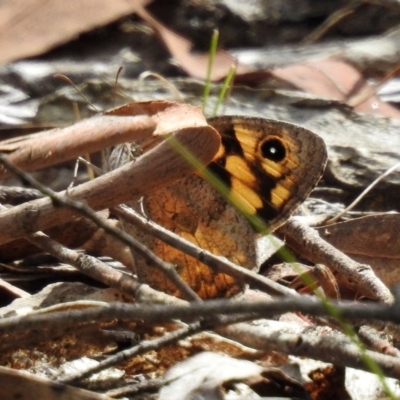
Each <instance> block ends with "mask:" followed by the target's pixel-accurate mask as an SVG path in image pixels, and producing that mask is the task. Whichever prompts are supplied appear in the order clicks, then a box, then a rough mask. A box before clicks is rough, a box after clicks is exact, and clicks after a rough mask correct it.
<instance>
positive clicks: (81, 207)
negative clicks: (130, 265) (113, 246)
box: [0, 154, 201, 301]
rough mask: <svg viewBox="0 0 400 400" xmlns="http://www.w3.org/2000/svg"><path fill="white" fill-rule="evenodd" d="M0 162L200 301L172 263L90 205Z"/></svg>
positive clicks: (0, 156) (1, 157)
mask: <svg viewBox="0 0 400 400" xmlns="http://www.w3.org/2000/svg"><path fill="white" fill-rule="evenodd" d="M0 163H2V164H3V165H4V166H6V168H7V169H8V170H10V171H12V172H13V173H14V174H15V175H17V176H18V177H20V178H21V179H22V180H24V181H25V182H27V183H28V184H29V185H30V186H32V187H34V188H35V189H37V190H39V191H40V192H41V193H43V194H45V195H46V196H48V197H49V198H50V199H51V200H52V202H53V204H55V205H57V206H64V207H68V208H71V209H73V210H76V211H78V212H79V213H80V214H82V215H83V216H85V217H86V218H88V219H90V220H91V221H93V222H94V223H95V224H96V225H97V226H98V227H99V228H102V229H104V231H105V232H107V233H108V234H110V235H112V236H113V237H115V238H117V239H118V240H120V241H121V242H122V243H124V244H126V245H127V246H129V247H130V248H131V249H132V250H133V251H135V252H137V253H138V254H140V255H141V256H142V257H143V258H144V259H145V260H146V261H147V262H148V263H149V265H150V266H154V267H156V268H159V269H160V270H161V271H163V272H164V274H166V276H167V277H168V278H169V279H171V281H172V282H174V284H175V285H176V287H177V288H178V289H179V290H180V291H181V292H182V294H183V295H184V296H186V297H187V298H188V299H191V300H194V301H200V300H201V299H200V298H199V296H198V295H197V294H196V293H195V292H194V291H193V290H192V289H191V288H190V287H189V286H188V285H187V284H186V283H185V282H184V281H183V280H182V278H181V277H180V276H179V274H178V273H177V272H176V270H175V268H174V266H173V265H171V264H170V263H166V262H164V261H163V260H161V259H160V258H158V257H157V256H156V255H155V254H154V253H152V252H151V251H150V250H149V249H148V248H147V247H146V246H144V245H143V244H142V243H140V242H139V241H137V240H136V239H134V238H133V237H132V236H130V235H128V234H127V233H125V232H124V231H122V230H120V229H118V228H115V227H114V226H112V225H111V224H110V223H109V222H108V221H106V220H104V219H102V218H101V217H99V216H98V215H97V214H96V212H95V211H93V210H92V209H91V208H90V207H88V206H87V205H86V204H85V203H84V202H82V201H77V200H73V199H71V198H69V197H68V196H65V195H62V194H61V195H60V194H58V193H56V192H54V191H53V190H51V189H50V188H48V187H46V186H44V185H42V184H41V183H40V182H38V181H37V180H36V179H34V178H33V177H32V176H31V175H29V174H26V173H25V172H23V171H21V170H20V169H19V168H17V167H15V166H14V165H13V164H12V163H10V162H9V161H8V160H7V157H5V156H4V155H3V154H0Z"/></svg>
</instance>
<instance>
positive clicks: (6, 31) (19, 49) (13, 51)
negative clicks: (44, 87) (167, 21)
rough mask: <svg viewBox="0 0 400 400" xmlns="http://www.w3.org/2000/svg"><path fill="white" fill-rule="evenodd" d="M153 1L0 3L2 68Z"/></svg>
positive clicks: (32, 0) (31, 0) (26, 0)
mask: <svg viewBox="0 0 400 400" xmlns="http://www.w3.org/2000/svg"><path fill="white" fill-rule="evenodd" d="M138 3H141V4H143V5H147V4H148V3H150V0H135V2H133V1H131V2H129V1H125V0H114V1H107V0H97V1H91V0H82V1H80V2H79V4H77V3H75V2H69V1H63V0H51V1H48V0H22V1H21V0H19V1H13V0H4V1H1V2H0V47H1V54H0V64H5V63H9V62H11V61H14V60H17V59H21V58H27V57H32V56H35V55H39V54H42V53H44V52H46V51H48V50H50V49H52V48H54V47H56V46H57V45H60V44H62V43H66V42H68V41H69V40H71V39H74V38H75V37H76V36H78V35H79V34H80V33H82V32H87V31H89V30H91V29H93V28H95V27H98V26H102V25H106V24H108V23H110V22H112V21H115V20H117V19H118V18H121V17H123V16H126V15H129V14H132V13H133V12H134V8H135V4H138Z"/></svg>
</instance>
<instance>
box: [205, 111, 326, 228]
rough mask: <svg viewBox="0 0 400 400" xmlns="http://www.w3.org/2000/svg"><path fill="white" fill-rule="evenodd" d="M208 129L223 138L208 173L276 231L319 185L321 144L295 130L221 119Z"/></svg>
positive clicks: (275, 124) (245, 119) (322, 162)
mask: <svg viewBox="0 0 400 400" xmlns="http://www.w3.org/2000/svg"><path fill="white" fill-rule="evenodd" d="M209 123H210V125H212V126H213V127H214V128H215V129H217V131H218V132H219V133H220V135H221V138H222V145H221V149H220V151H219V152H218V154H217V156H216V158H215V159H214V161H213V163H212V164H210V166H209V168H210V170H211V171H212V172H214V173H215V174H216V175H217V177H219V178H220V179H221V180H222V181H223V182H224V183H225V184H226V185H227V186H228V188H230V189H231V190H232V191H235V190H239V189H240V190H241V193H239V194H238V195H242V196H243V197H247V195H249V194H250V195H251V198H252V199H253V200H252V208H248V210H249V212H250V213H252V212H251V210H254V214H256V215H257V216H259V217H260V218H262V219H263V220H264V221H265V222H266V223H267V225H268V226H269V228H270V229H271V230H273V229H276V228H277V227H278V226H279V225H281V224H282V223H283V222H284V221H285V220H286V219H287V218H288V217H289V216H290V215H291V214H292V213H293V211H294V210H295V209H296V207H297V206H298V205H299V204H301V203H302V202H303V201H304V200H305V199H306V198H307V196H308V195H309V193H310V192H311V190H312V189H313V188H314V187H315V185H316V184H317V182H318V180H319V179H320V177H321V175H322V172H323V169H324V167H325V164H326V158H327V153H326V147H325V144H324V142H323V140H322V139H321V138H320V137H318V136H317V135H315V134H314V133H313V132H311V131H309V130H307V129H305V128H302V127H299V126H297V125H293V124H289V123H286V122H282V121H275V120H267V119H262V118H250V117H236V116H223V117H216V118H211V119H210V120H209ZM237 160H240V161H239V162H238V161H237ZM237 162H238V163H239V166H237V165H235V164H236V163H237ZM240 164H241V165H240ZM238 181H240V184H238V183H237V182H238Z"/></svg>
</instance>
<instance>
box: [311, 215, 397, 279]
mask: <svg viewBox="0 0 400 400" xmlns="http://www.w3.org/2000/svg"><path fill="white" fill-rule="evenodd" d="M399 225H400V214H378V215H372V216H367V217H362V218H357V219H353V220H351V221H346V222H340V223H337V224H334V225H329V226H325V227H321V228H318V231H319V234H320V236H321V237H322V238H324V239H325V240H326V241H327V242H329V243H331V244H332V245H333V246H335V247H336V248H338V249H339V250H341V251H343V252H344V253H345V254H347V255H348V256H350V257H351V258H353V259H354V260H355V261H358V262H360V263H364V264H369V265H370V266H371V267H372V268H373V270H374V272H375V273H376V274H377V276H378V277H379V278H380V279H381V280H382V281H383V282H384V283H385V284H386V285H388V286H391V285H394V284H395V283H398V282H399V281H400V268H399V267H400V236H399Z"/></svg>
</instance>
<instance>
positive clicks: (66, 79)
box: [54, 74, 100, 112]
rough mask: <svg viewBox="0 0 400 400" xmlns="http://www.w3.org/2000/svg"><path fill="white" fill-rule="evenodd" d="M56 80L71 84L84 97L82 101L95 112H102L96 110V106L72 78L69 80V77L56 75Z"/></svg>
mask: <svg viewBox="0 0 400 400" xmlns="http://www.w3.org/2000/svg"><path fill="white" fill-rule="evenodd" d="M54 78H56V79H61V80H63V81H65V82H67V83H68V84H70V85H71V86H72V87H73V88H74V89H75V90H76V92H77V93H78V94H79V95H80V96H81V97H82V99H83V100H85V101H86V102H87V103H88V104H89V105H90V106H91V107H92V108H93V110H94V111H96V112H100V111H99V110H98V109H97V108H96V106H95V105H94V104H93V103H92V102H91V101H90V100H89V99H88V98H87V97H86V96H85V95H84V94H83V93H82V92H81V91H80V89H79V88H78V86H76V85H75V83H74V82H72V80H71V79H70V78H68V76H66V75H63V74H56V75H54Z"/></svg>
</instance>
